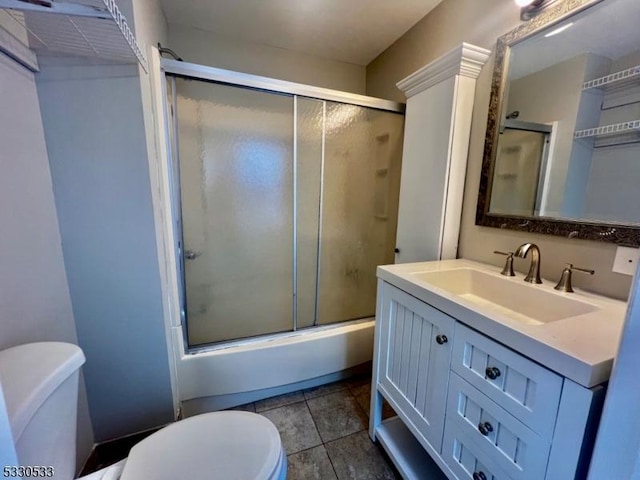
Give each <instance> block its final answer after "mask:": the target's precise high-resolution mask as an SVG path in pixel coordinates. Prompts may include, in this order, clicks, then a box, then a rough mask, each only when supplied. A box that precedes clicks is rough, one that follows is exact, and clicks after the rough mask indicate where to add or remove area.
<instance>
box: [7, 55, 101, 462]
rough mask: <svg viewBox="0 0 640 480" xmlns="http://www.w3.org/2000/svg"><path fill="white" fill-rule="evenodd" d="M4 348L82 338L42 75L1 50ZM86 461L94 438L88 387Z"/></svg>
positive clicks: (83, 413)
mask: <svg viewBox="0 0 640 480" xmlns="http://www.w3.org/2000/svg"><path fill="white" fill-rule="evenodd" d="M0 111H1V112H2V115H0V145H2V150H1V151H0V172H1V173H0V225H2V235H0V349H4V348H8V347H12V346H15V345H20V344H23V343H30V342H38V341H66V342H71V343H77V339H76V331H75V324H74V317H73V312H72V308H71V300H70V297H69V289H68V287H67V277H66V273H65V268H64V262H63V256H62V246H61V239H60V232H59V230H58V217H57V214H56V209H55V204H54V197H53V189H52V185H51V174H50V171H49V163H48V157H47V150H46V146H45V137H44V131H43V126H42V119H41V115H40V106H39V105H38V94H37V91H36V82H35V79H34V74H33V73H32V72H30V71H28V70H27V69H25V68H24V67H22V66H20V65H19V64H17V63H16V62H14V61H13V60H11V59H9V57H7V56H5V55H4V54H2V53H0ZM78 443H79V452H78V461H79V463H81V462H82V461H84V459H86V457H87V456H88V453H89V451H90V449H91V447H92V445H93V433H92V430H91V424H90V421H89V417H88V413H87V408H86V398H85V390H84V388H83V387H82V386H81V388H80V410H79V419H78Z"/></svg>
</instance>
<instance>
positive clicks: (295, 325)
mask: <svg viewBox="0 0 640 480" xmlns="http://www.w3.org/2000/svg"><path fill="white" fill-rule="evenodd" d="M292 220H293V222H292V227H293V228H292V229H293V245H292V246H293V249H292V250H293V269H292V270H293V286H292V288H293V302H292V303H293V331H294V332H295V331H296V330H298V97H297V96H296V95H294V96H293V219H292Z"/></svg>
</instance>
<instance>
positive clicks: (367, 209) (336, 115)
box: [318, 102, 404, 324]
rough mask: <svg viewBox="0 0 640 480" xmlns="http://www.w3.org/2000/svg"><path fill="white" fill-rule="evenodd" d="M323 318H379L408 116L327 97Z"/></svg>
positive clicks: (391, 255)
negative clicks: (379, 273)
mask: <svg viewBox="0 0 640 480" xmlns="http://www.w3.org/2000/svg"><path fill="white" fill-rule="evenodd" d="M325 122H326V130H325V166H324V184H323V205H322V237H321V255H320V288H319V298H318V302H319V308H318V323H320V324H326V323H334V322H340V321H345V320H351V319H357V318H363V317H368V316H373V315H374V314H375V298H376V266H377V265H383V264H387V263H393V259H394V251H393V250H394V246H395V245H394V244H395V234H396V226H397V212H398V195H399V191H400V166H401V159H402V133H403V123H404V117H403V116H402V115H398V114H394V113H390V112H384V111H380V110H374V109H370V108H365V107H358V106H354V105H345V104H338V103H332V102H327V112H326V120H325Z"/></svg>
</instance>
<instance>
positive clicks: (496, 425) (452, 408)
mask: <svg viewBox="0 0 640 480" xmlns="http://www.w3.org/2000/svg"><path fill="white" fill-rule="evenodd" d="M447 423H453V424H456V425H457V428H458V430H459V431H461V432H463V433H464V434H465V435H466V437H467V438H469V439H471V440H472V441H473V442H474V443H475V444H476V445H477V446H478V447H479V448H480V449H481V450H482V451H483V452H484V453H485V454H486V455H487V457H489V458H492V459H494V461H495V462H496V464H497V465H498V466H499V467H500V469H501V470H502V471H504V472H505V473H507V474H508V475H509V476H510V477H511V478H513V479H515V480H539V479H541V478H544V476H545V471H546V469H547V460H548V458H549V450H550V448H551V443H550V442H548V441H547V440H545V439H544V438H542V437H541V436H540V435H538V434H537V433H535V432H533V431H532V430H531V429H529V428H528V427H527V426H526V425H524V424H523V423H522V422H520V421H518V420H517V419H516V418H514V417H513V416H512V415H511V414H509V413H508V412H506V411H505V410H504V409H502V408H501V407H500V406H499V405H496V404H495V403H494V402H493V401H492V400H490V399H489V397H487V396H486V395H484V394H483V393H481V392H480V391H479V390H477V389H476V388H475V387H473V386H471V385H470V384H469V383H467V382H466V381H464V380H463V379H462V378H460V377H459V376H458V375H456V374H455V373H452V374H451V378H450V380H449V395H448V402H447Z"/></svg>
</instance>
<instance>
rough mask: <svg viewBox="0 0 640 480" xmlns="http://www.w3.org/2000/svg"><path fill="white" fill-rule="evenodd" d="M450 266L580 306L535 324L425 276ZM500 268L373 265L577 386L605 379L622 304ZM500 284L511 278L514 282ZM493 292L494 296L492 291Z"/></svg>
mask: <svg viewBox="0 0 640 480" xmlns="http://www.w3.org/2000/svg"><path fill="white" fill-rule="evenodd" d="M454 270H458V271H459V270H466V271H468V270H473V271H478V272H481V273H480V275H488V276H489V277H480V278H484V279H487V280H490V281H491V282H488V283H492V282H494V283H496V284H499V285H502V286H505V287H507V288H505V289H504V295H510V291H511V290H513V289H516V290H517V292H518V295H525V296H526V297H528V298H529V299H531V298H538V297H541V298H543V299H544V298H547V299H549V300H551V302H548V303H551V304H553V303H554V301H555V300H557V301H558V302H559V305H560V308H562V306H563V302H564V303H570V304H575V305H578V306H579V307H584V308H582V310H583V311H580V312H578V314H576V315H569V316H566V314H564V316H563V317H562V318H560V319H557V320H554V321H550V322H549V323H546V322H544V321H543V322H537V321H535V320H533V319H531V320H527V319H528V317H526V316H525V315H518V314H517V313H516V312H512V311H510V310H508V309H505V308H500V306H499V305H495V304H492V303H491V302H487V303H484V304H483V303H482V302H481V301H478V300H477V299H476V300H475V301H474V300H473V299H472V297H471V296H465V295H461V294H456V293H454V292H452V291H451V289H449V288H443V287H441V286H438V285H436V284H434V282H433V281H429V280H428V279H429V278H437V273H438V272H440V273H445V274H448V272H451V271H454ZM500 270H501V269H500V268H499V267H496V266H493V265H487V264H483V263H479V262H474V261H471V260H465V259H457V260H442V261H433V262H419V263H405V264H398V265H385V266H380V267H378V270H377V275H378V277H379V278H380V279H382V280H384V281H386V282H388V283H391V284H393V285H395V286H396V287H398V288H400V289H401V290H404V291H405V292H407V293H409V294H410V295H413V296H414V297H416V298H418V299H420V300H422V301H423V302H425V303H428V304H429V305H431V306H433V307H435V308H437V309H438V310H441V311H442V312H444V313H446V314H448V315H450V316H452V317H454V318H455V319H456V320H458V321H460V322H462V323H464V324H466V325H468V326H469V327H471V328H474V329H476V330H478V331H480V332H482V333H484V334H485V335H487V336H489V337H491V338H493V339H494V340H496V341H498V342H500V343H502V344H504V345H506V346H508V347H509V348H511V349H513V350H515V351H517V352H519V353H521V354H522V355H525V356H527V357H529V358H531V359H532V360H535V361H536V362H538V363H540V364H542V365H544V366H545V367H547V368H549V369H551V370H553V371H555V372H557V373H559V374H560V375H563V376H564V377H567V378H569V379H571V380H573V381H575V382H576V383H578V384H580V385H583V386H585V387H592V386H595V385H598V384H600V383H603V382H606V381H607V380H608V379H609V376H610V374H611V369H612V366H613V359H614V358H615V356H616V353H617V351H618V344H619V341H620V335H621V333H622V327H623V323H624V319H625V313H626V308H627V304H626V303H625V302H622V301H620V300H614V299H611V298H607V297H603V296H601V295H596V294H593V293H588V292H584V291H581V290H579V289H576V290H575V292H574V293H564V292H559V291H556V290H554V288H553V287H554V285H555V282H552V281H550V280H544V279H543V283H542V284H541V285H535V284H529V283H527V282H524V281H523V278H524V275H523V274H519V273H517V274H516V276H515V277H505V276H503V275H500ZM465 273H468V272H465ZM434 274H435V277H434ZM474 275H475V273H474ZM421 277H422V278H421ZM492 277H493V278H492ZM504 282H516V284H517V285H512V284H508V283H504ZM435 283H437V282H435ZM512 287H513V288H512ZM527 289H531V290H527ZM494 290H495V289H494ZM492 294H493V295H496V292H495V291H494V292H493V293H492ZM498 294H499V292H498ZM550 295H551V296H553V297H551V296H550ZM470 298H471V299H470ZM571 301H573V302H571ZM511 303H512V304H517V302H515V303H514V302H513V301H512V302H511ZM529 303H531V302H529ZM545 303H547V302H544V301H541V302H540V309H541V310H543V311H544V310H545V309H546V310H547V311H549V312H550V313H551V314H553V312H552V311H550V310H549V309H550V308H554V307H553V306H552V307H549V305H545ZM512 308H514V309H516V308H517V307H512ZM529 308H531V306H530V307H529ZM585 310H587V311H585ZM543 315H544V314H543ZM518 317H520V318H518Z"/></svg>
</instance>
